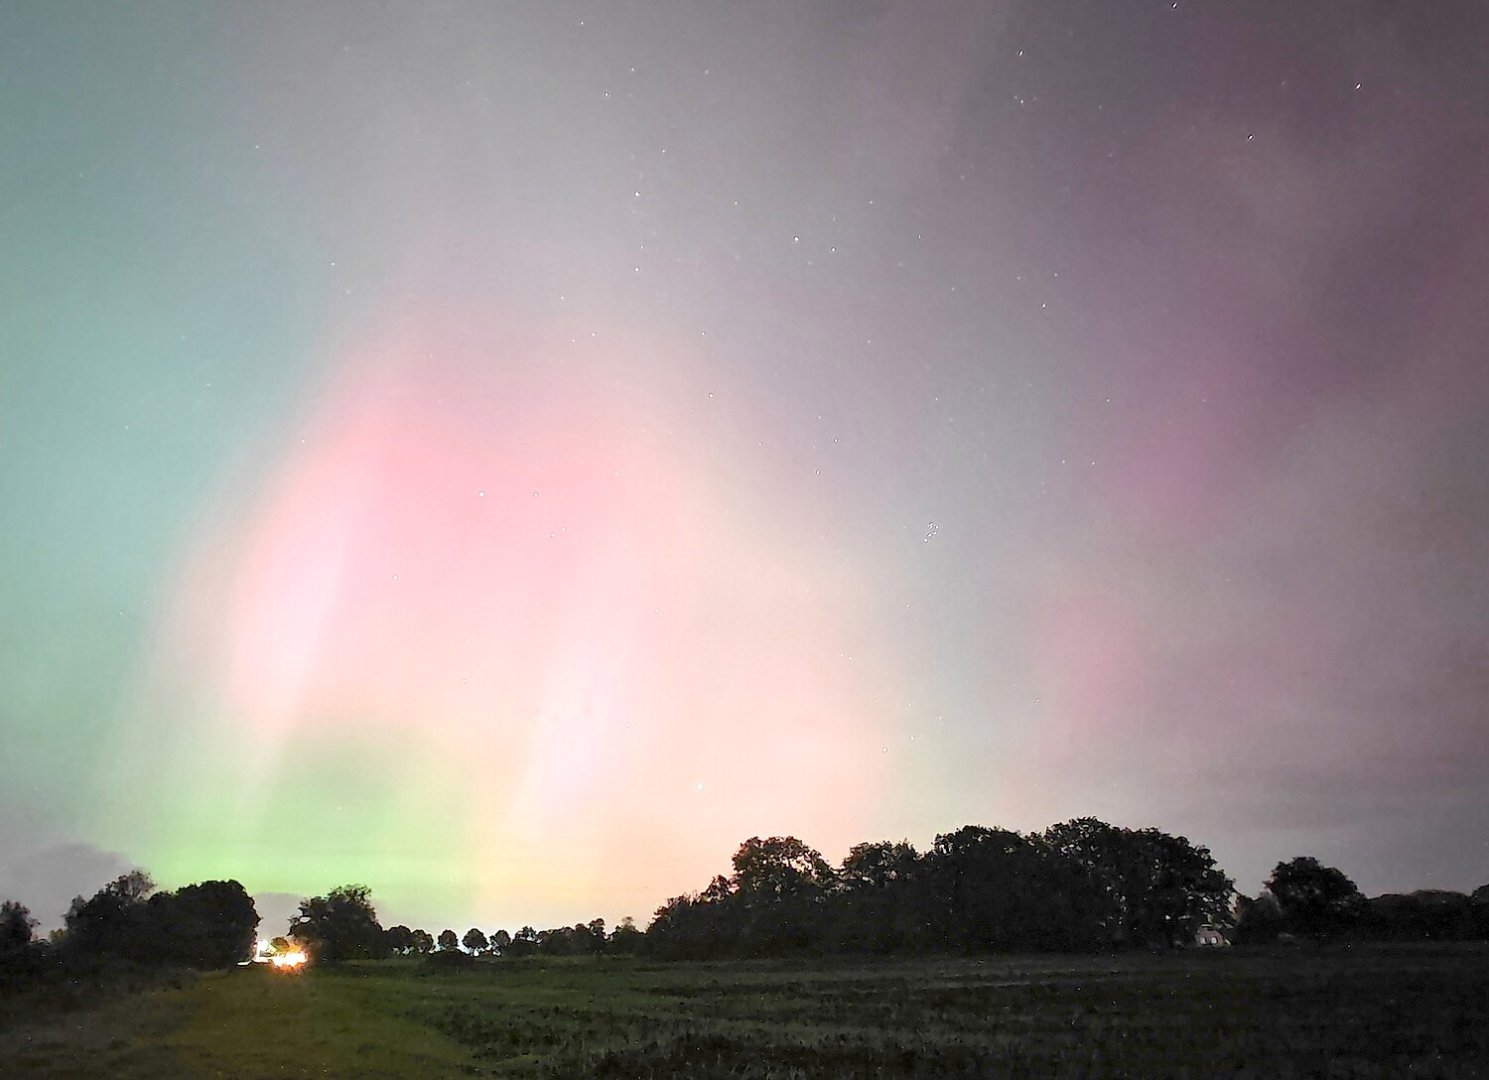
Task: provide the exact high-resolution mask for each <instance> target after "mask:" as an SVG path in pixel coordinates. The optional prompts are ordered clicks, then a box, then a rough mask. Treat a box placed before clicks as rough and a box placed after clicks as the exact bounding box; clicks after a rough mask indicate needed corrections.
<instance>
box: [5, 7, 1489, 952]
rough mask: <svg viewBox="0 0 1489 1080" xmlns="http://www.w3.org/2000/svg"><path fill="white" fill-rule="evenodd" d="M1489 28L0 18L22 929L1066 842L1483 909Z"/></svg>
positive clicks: (828, 17)
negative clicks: (1291, 866)
mask: <svg viewBox="0 0 1489 1080" xmlns="http://www.w3.org/2000/svg"><path fill="white" fill-rule="evenodd" d="M1486 34H1489V19H1486V16H1485V12H1484V8H1483V7H1482V5H1478V4H1474V3H1468V2H1461V3H1452V2H1449V3H1444V4H1434V5H1430V6H1429V5H1407V4H1397V3H1384V2H1358V3H1318V4H1307V5H1301V4H1296V3H1294V2H1292V0H1246V2H1238V3H1225V4H1221V3H1199V2H1194V0H1180V2H1178V3H1173V2H1171V0H1162V2H1157V3H1149V2H1145V0H1144V2H1137V0H1135V2H1133V3H1124V4H1116V3H1096V2H1092V0H1083V2H1077V0H1040V2H1034V0H986V2H979V3H968V2H964V3H954V2H945V3H932V4H926V3H911V2H870V0H855V2H852V3H849V2H845V0H822V2H792V3H778V2H770V0H762V2H758V3H750V4H738V3H724V2H719V3H675V4H673V3H660V2H650V0H648V2H634V3H622V2H613V0H604V2H593V3H581V2H567V0H558V2H550V0H545V2H541V3H540V2H532V3H501V4H498V3H458V2H439V3H418V4H413V3H407V4H405V3H393V2H388V3H376V4H373V3H317V4H313V5H312V4H278V5H269V4H201V3H195V2H191V3H185V2H182V3H164V2H142V3H138V4H131V5H127V6H121V5H103V4H93V3H84V4H75V3H68V2H59V0H45V2H41V0H37V2H15V0H12V2H8V3H4V4H3V5H0V145H3V147H4V152H3V154H0V327H3V331H0V733H3V738H4V745H5V753H4V754H3V755H0V813H3V815H4V818H5V821H6V828H5V829H4V830H0V833H3V836H0V893H4V894H6V895H7V896H11V895H13V896H15V897H16V898H18V899H21V900H22V901H24V902H26V903H28V904H30V905H31V907H32V908H33V910H34V911H35V912H36V914H37V915H38V916H39V917H41V919H42V921H43V923H44V924H55V923H56V921H57V919H58V916H59V915H60V912H61V910H62V909H63V908H64V907H65V905H66V902H67V900H68V899H69V898H70V897H71V896H72V895H73V894H74V893H78V892H91V891H93V890H94V889H96V888H97V887H98V886H99V885H101V884H102V883H103V882H104V881H105V880H107V879H108V878H109V877H112V876H113V875H114V874H117V873H119V872H121V871H122V870H123V869H126V868H128V867H130V866H134V865H141V866H145V867H147V868H148V869H149V870H150V871H151V872H152V873H153V874H154V876H155V877H156V879H157V880H158V881H160V882H161V883H162V884H165V885H178V884H181V883H185V882H188V881H197V880H202V879H205V878H214V877H234V878H237V879H239V880H241V881H242V882H243V883H244V884H245V885H246V886H247V887H248V888H249V889H250V890H251V891H254V892H256V893H258V894H259V895H260V896H261V898H262V899H263V901H264V903H263V905H262V906H265V907H266V908H267V909H269V910H271V911H274V912H276V913H278V911H279V909H280V908H282V907H283V906H284V905H285V904H290V905H292V902H293V899H294V898H295V897H298V896H301V895H308V894H311V893H315V892H321V891H324V890H325V889H328V888H330V887H332V886H335V885H338V884H341V883H343V882H347V881H360V882H366V883H367V884H369V885H371V886H372V888H373V890H374V895H375V898H376V899H377V900H378V902H379V907H380V910H381V911H382V913H383V915H384V921H385V922H391V921H405V922H408V923H410V924H412V925H423V926H428V927H432V928H434V929H436V930H437V929H439V928H442V927H443V926H447V925H448V926H455V927H462V928H463V927H465V926H469V925H478V926H482V927H492V928H494V927H496V926H506V927H516V926H519V925H521V924H522V923H532V924H534V925H537V926H547V925H557V924H561V923H572V922H574V921H576V920H578V919H581V918H582V919H586V920H587V919H589V918H592V917H594V916H596V915H601V916H604V917H605V918H607V919H609V920H611V921H612V922H613V921H615V920H617V919H618V918H619V917H620V916H622V915H626V914H632V915H635V916H637V917H638V919H639V920H640V921H642V922H643V923H644V922H645V921H646V919H647V917H648V916H649V914H650V912H651V911H652V910H653V909H654V908H655V907H656V906H657V905H658V904H659V903H661V902H662V901H663V900H664V899H666V898H667V897H668V896H672V895H674V894H676V893H679V892H682V891H684V890H687V889H693V888H699V887H701V886H702V885H704V884H706V882H707V880H708V879H709V877H710V876H711V875H713V874H714V873H717V872H722V871H725V870H727V868H728V859H729V856H730V854H731V853H732V851H733V849H734V848H735V846H737V845H738V843H739V842H740V841H741V840H743V839H744V838H746V837H748V836H751V835H755V834H759V835H770V834H785V833H789V834H794V835H797V836H800V837H801V838H803V839H805V840H807V841H808V842H809V843H811V844H813V845H814V846H816V847H818V848H820V849H821V850H822V851H823V853H824V854H826V855H827V856H828V857H829V858H830V859H833V860H837V859H840V858H841V857H842V855H843V854H844V853H845V852H846V850H847V848H848V847H849V845H851V844H852V843H855V842H858V841H863V840H874V839H898V838H901V837H906V838H909V839H910V840H911V841H912V842H914V843H916V844H918V845H921V846H926V845H928V844H929V842H930V841H931V839H932V837H933V836H934V835H935V834H936V833H937V832H942V831H950V830H951V829H953V828H955V827H957V826H959V825H962V824H967V823H980V824H986V825H1002V826H1005V827H1010V828H1017V829H1037V828H1041V827H1043V826H1045V825H1047V824H1050V823H1052V822H1055V821H1059V820H1064V819H1067V818H1070V817H1074V816H1078V815H1086V814H1094V815H1097V816H1100V817H1103V818H1106V819H1108V820H1111V821H1114V822H1116V823H1119V824H1124V825H1131V826H1146V825H1155V826H1158V827H1160V828H1164V829H1167V830H1169V831H1173V832H1177V833H1183V834H1185V835H1188V836H1190V837H1191V838H1193V839H1194V840H1196V841H1197V842H1202V843H1205V844H1208V845H1209V846H1210V847H1211V849H1212V850H1213V852H1214V853H1215V855H1216V857H1217V859H1218V860H1219V862H1220V863H1221V865H1222V866H1223V867H1224V868H1225V869H1226V870H1227V871H1228V872H1229V873H1231V874H1232V876H1234V877H1235V878H1236V879H1237V883H1238V885H1239V886H1240V887H1241V888H1242V889H1243V890H1246V891H1250V892H1254V891H1255V890H1256V888H1257V887H1258V886H1259V885H1260V882H1261V880H1262V879H1263V878H1264V877H1265V876H1266V874H1267V872H1268V871H1269V870H1270V868H1271V866H1272V865H1273V864H1275V863H1276V862H1278V861H1279V860H1281V859H1285V858H1291V857H1292V856H1294V855H1298V854H1305V853H1306V854H1313V855H1316V856H1318V857H1320V858H1322V859H1323V860H1324V861H1326V862H1331V863H1333V864H1335V865H1338V866H1340V867H1341V868H1342V869H1344V870H1345V871H1346V873H1348V874H1350V875H1351V876H1352V877H1354V879H1355V880H1356V881H1357V882H1358V883H1359V884H1360V886H1361V887H1362V888H1363V889H1364V890H1365V891H1366V892H1367V893H1376V892H1382V891H1397V890H1406V889H1411V888H1419V887H1439V888H1456V889H1471V888H1473V887H1475V886H1477V885H1479V884H1482V883H1483V882H1484V881H1489V843H1486V837H1489V800H1486V799H1485V797H1484V795H1485V792H1486V791H1489V714H1486V702H1489V618H1486V616H1489V468H1486V462H1489V357H1486V343H1489V304H1486V303H1485V297H1486V295H1489V124H1486V122H1485V119H1484V118H1485V117H1486V116H1489V76H1486V70H1489V69H1486V68H1485V67H1484V65H1483V63H1482V51H1481V50H1482V42H1483V41H1484V40H1485V39H1486ZM276 905H278V906H277V907H276Z"/></svg>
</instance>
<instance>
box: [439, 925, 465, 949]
mask: <svg viewBox="0 0 1489 1080" xmlns="http://www.w3.org/2000/svg"><path fill="white" fill-rule="evenodd" d="M459 947H460V939H459V938H457V937H456V936H455V931H453V930H441V931H440V932H439V951H440V952H454V951H455V950H456V949H458V948H459Z"/></svg>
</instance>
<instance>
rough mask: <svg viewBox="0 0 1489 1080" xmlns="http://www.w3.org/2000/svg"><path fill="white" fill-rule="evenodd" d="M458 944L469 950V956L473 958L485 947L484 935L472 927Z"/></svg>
mask: <svg viewBox="0 0 1489 1080" xmlns="http://www.w3.org/2000/svg"><path fill="white" fill-rule="evenodd" d="M460 943H461V944H462V945H464V946H465V947H466V948H467V949H469V950H470V951H471V955H472V956H474V955H475V954H476V953H478V952H480V951H481V950H482V949H484V948H485V947H486V935H485V934H484V933H483V932H482V931H480V930H478V929H476V928H475V927H474V926H472V927H471V928H470V929H469V930H467V931H466V932H465V937H463V938H461V939H460Z"/></svg>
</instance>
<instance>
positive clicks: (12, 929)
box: [0, 900, 36, 956]
mask: <svg viewBox="0 0 1489 1080" xmlns="http://www.w3.org/2000/svg"><path fill="white" fill-rule="evenodd" d="M35 931H36V920H35V919H33V918H32V917H31V912H30V911H29V910H28V909H27V908H26V906H25V905H24V904H21V903H18V902H17V901H15V900H7V901H5V903H3V904H0V956H5V955H7V954H10V953H15V952H20V951H21V950H23V949H25V948H26V947H27V946H28V945H30V944H31V936H32V934H33V933H34V932H35Z"/></svg>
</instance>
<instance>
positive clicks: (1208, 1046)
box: [0, 945, 1489, 1080]
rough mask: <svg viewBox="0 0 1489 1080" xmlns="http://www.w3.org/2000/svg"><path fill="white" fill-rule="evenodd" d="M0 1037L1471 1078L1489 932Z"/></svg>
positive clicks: (324, 1064) (624, 1064)
mask: <svg viewBox="0 0 1489 1080" xmlns="http://www.w3.org/2000/svg"><path fill="white" fill-rule="evenodd" d="M3 1042H4V1045H3V1048H0V1076H6V1077H10V1076H20V1077H29V1076H35V1077H73V1076H98V1077H153V1076H183V1077H193V1076H200V1077H244V1078H255V1077H285V1076H317V1077H326V1076H331V1077H379V1076H383V1077H387V1076H429V1077H446V1076H494V1077H534V1078H537V1077H555V1078H557V1077H564V1078H576V1080H585V1078H592V1080H599V1078H615V1080H619V1078H632V1077H679V1078H681V1077H689V1078H701V1080H710V1078H714V1077H746V1078H756V1080H766V1078H786V1077H829V1078H840V1077H841V1078H846V1077H884V1078H899V1077H981V1076H997V1077H1044V1076H1056V1077H1210V1076H1233V1077H1257V1078H1262V1077H1265V1078H1267V1080H1279V1078H1287V1077H1394V1076H1416V1077H1475V1076H1489V947H1485V946H1473V945H1469V946H1463V945H1455V946H1422V947H1379V946H1372V947H1368V948H1356V949H1353V950H1350V949H1339V950H1311V949H1297V950H1294V951H1290V952H1279V953H1243V952H1240V951H1233V952H1216V953H1194V952H1191V953H1182V954H1175V955H1165V956H1150V955H1139V954H1128V955H1117V956H1095V957H1032V958H1030V957H1013V958H1003V959H990V960H986V961H982V962H979V961H976V960H923V961H862V962H852V961H841V960H835V961H827V962H818V963H811V962H792V963H785V962H779V963H764V962H762V963H717V964H675V965H673V964H656V963H648V962H642V961H622V960H600V961H593V960H576V961H569V962H564V961H547V962H536V963H529V962H526V961H523V962H507V961H492V962H484V963H480V964H477V965H476V966H475V967H474V969H473V970H470V971H466V972H441V973H438V974H431V973H428V972H427V969H426V968H425V967H424V966H423V965H422V963H421V962H411V961H388V962H384V963H379V964H366V965H353V966H348V967H345V968H342V969H340V970H335V971H332V970H329V969H322V970H317V971H310V972H307V973H305V974H304V975H302V976H283V975H276V974H274V973H272V972H268V971H265V970H263V969H241V970H237V971H230V972H225V973H221V974H217V975H209V976H205V977H203V978H201V979H200V980H198V981H196V982H195V983H193V984H190V985H187V986H185V987H183V988H181V989H172V990H164V991H157V992H153V993H149V994H142V995H136V996H133V997H129V998H124V999H120V1000H117V1001H114V1002H112V1003H111V1004H109V1005H107V1006H105V1007H103V1008H101V1009H95V1010H92V1011H87V1012H79V1013H73V1014H69V1015H66V1016H63V1017H59V1018H57V1019H55V1020H51V1021H48V1022H46V1023H41V1024H35V1023H33V1024H29V1025H22V1026H19V1027H15V1028H12V1029H11V1030H9V1031H6V1032H4V1040H3Z"/></svg>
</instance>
